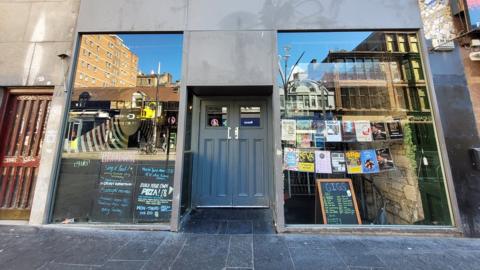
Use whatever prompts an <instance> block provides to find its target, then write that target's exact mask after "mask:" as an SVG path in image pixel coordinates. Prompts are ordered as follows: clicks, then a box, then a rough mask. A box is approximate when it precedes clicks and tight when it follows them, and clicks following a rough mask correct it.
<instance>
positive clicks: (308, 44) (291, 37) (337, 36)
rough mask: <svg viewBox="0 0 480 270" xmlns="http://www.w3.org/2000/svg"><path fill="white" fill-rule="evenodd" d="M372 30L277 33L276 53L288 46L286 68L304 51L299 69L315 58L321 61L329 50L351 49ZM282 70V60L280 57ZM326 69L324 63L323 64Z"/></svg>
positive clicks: (282, 53) (304, 68) (281, 53)
mask: <svg viewBox="0 0 480 270" xmlns="http://www.w3.org/2000/svg"><path fill="white" fill-rule="evenodd" d="M371 33H372V32H315V33H314V32H296V33H279V34H278V54H279V55H280V56H283V55H284V54H285V50H284V48H285V47H286V46H289V47H290V48H291V49H290V53H289V54H290V58H289V60H288V69H287V70H291V68H292V66H293V65H294V64H295V62H297V60H298V58H299V57H300V55H301V54H302V52H305V55H304V56H303V58H302V60H301V61H300V63H301V64H299V66H298V67H297V69H298V68H300V69H301V70H306V69H307V68H308V63H310V60H312V59H317V62H318V63H321V62H322V61H323V60H324V59H325V57H327V55H328V52H329V51H339V50H348V51H350V50H352V49H354V48H355V47H357V46H358V44H360V43H362V41H364V40H365V39H366V38H367V37H368V36H369V35H370V34H371ZM280 61H281V66H282V71H283V68H284V65H285V63H284V61H283V59H280ZM323 66H325V67H323V68H325V69H328V67H326V65H323Z"/></svg>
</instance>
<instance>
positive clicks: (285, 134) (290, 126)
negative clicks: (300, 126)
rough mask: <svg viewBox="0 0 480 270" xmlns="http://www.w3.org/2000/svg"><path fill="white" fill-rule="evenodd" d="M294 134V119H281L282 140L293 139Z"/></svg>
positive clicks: (295, 132) (295, 127) (295, 128)
mask: <svg viewBox="0 0 480 270" xmlns="http://www.w3.org/2000/svg"><path fill="white" fill-rule="evenodd" d="M296 135H297V123H296V121H295V120H291V119H282V141H295V139H296Z"/></svg>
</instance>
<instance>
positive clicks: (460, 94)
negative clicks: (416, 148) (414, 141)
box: [429, 44, 480, 236]
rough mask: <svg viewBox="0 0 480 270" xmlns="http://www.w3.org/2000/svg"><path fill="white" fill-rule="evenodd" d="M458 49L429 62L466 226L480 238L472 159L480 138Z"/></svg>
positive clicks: (478, 179) (478, 188)
mask: <svg viewBox="0 0 480 270" xmlns="http://www.w3.org/2000/svg"><path fill="white" fill-rule="evenodd" d="M456 47H457V48H456V49H455V50H454V51H453V52H444V53H441V52H432V53H430V54H429V59H430V64H431V65H430V66H431V69H432V73H433V82H434V85H435V92H436V94H437V101H438V105H439V109H440V119H441V122H442V126H443V129H444V133H445V141H446V147H447V152H448V157H449V160H450V165H451V173H452V176H453V184H454V186H455V191H456V197H457V201H458V206H459V209H460V217H461V221H462V227H463V230H464V232H465V233H466V234H467V235H470V236H480V172H479V171H476V170H474V169H473V167H472V161H471V159H470V156H469V149H470V148H471V147H479V146H480V138H479V134H478V131H477V129H476V122H475V115H474V112H473V107H472V102H471V99H470V93H469V90H468V86H467V81H466V79H465V75H464V66H463V62H462V58H461V54H460V49H459V48H458V44H456Z"/></svg>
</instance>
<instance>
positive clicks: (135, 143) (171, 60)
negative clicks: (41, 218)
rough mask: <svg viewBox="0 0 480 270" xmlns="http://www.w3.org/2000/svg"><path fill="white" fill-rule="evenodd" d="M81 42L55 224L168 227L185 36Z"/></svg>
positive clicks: (119, 37)
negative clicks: (81, 223)
mask: <svg viewBox="0 0 480 270" xmlns="http://www.w3.org/2000/svg"><path fill="white" fill-rule="evenodd" d="M81 40H82V42H81V47H80V52H81V53H80V54H79V56H78V59H77V63H78V64H77V69H76V74H75V83H74V88H73V90H72V93H71V104H70V111H69V114H68V119H67V124H66V133H65V138H64V144H63V145H64V147H63V154H62V161H61V167H60V173H59V179H58V186H57V194H56V202H55V208H54V213H53V219H54V222H66V223H73V222H112V223H144V222H154V223H166V222H169V221H170V214H171V210H172V209H171V201H172V194H173V172H174V169H175V157H176V142H177V126H178V105H179V91H180V83H179V79H180V70H181V68H180V67H181V56H182V35H178V34H175V35H170V34H165V35H114V34H111V35H83V36H82V39H81Z"/></svg>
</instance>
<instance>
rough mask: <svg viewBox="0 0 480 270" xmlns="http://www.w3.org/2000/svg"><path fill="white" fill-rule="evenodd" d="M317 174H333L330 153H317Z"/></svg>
mask: <svg viewBox="0 0 480 270" xmlns="http://www.w3.org/2000/svg"><path fill="white" fill-rule="evenodd" d="M315 172H316V173H327V174H331V173H332V160H331V158H330V151H315Z"/></svg>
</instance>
